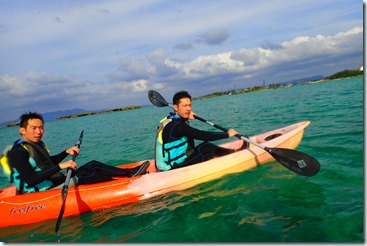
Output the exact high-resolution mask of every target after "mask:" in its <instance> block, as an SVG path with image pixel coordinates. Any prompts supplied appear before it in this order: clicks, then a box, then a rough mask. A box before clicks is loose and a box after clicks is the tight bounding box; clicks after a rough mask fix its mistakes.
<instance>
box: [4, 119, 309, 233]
mask: <svg viewBox="0 0 367 246" xmlns="http://www.w3.org/2000/svg"><path fill="white" fill-rule="evenodd" d="M309 124H310V121H304V122H299V123H297V124H293V125H290V126H287V127H283V128H280V129H277V130H273V131H270V132H266V133H263V134H259V135H256V136H252V137H250V140H252V141H254V142H256V143H258V144H261V145H263V146H266V147H269V148H287V149H295V148H296V147H297V146H298V145H299V143H300V142H301V140H302V137H303V133H304V129H305V128H306V127H307V126H308V125H309ZM242 143H243V142H242V140H235V141H232V142H228V143H224V144H222V145H221V146H223V147H226V148H233V149H238V148H239V147H240V146H241V145H242ZM273 160H274V158H273V157H272V156H271V155H270V154H269V153H268V152H267V151H265V150H264V149H262V148H259V147H258V146H255V145H253V144H250V146H249V148H248V149H244V150H240V151H237V152H235V153H233V154H229V155H226V156H222V157H216V158H213V159H211V160H208V161H206V162H202V163H199V164H196V165H191V166H187V167H183V168H179V169H174V170H170V171H166V172H159V171H158V170H156V168H155V163H154V160H150V165H149V167H148V169H147V171H149V173H148V174H144V175H140V176H136V177H131V178H118V179H116V180H113V181H109V182H103V183H97V184H89V185H80V186H77V187H69V189H68V195H67V200H66V203H65V212H64V215H63V217H68V216H73V215H78V214H81V213H85V212H90V211H96V210H103V209H107V208H111V207H114V206H118V205H122V204H127V203H134V202H138V201H141V200H144V199H148V198H151V197H155V196H159V195H161V194H165V193H167V192H172V191H176V190H184V189H188V188H190V187H193V186H195V185H197V184H200V183H203V182H207V181H210V180H214V179H218V178H220V177H222V176H224V175H227V174H230V173H237V172H243V171H245V170H249V169H251V168H254V167H256V166H257V165H259V164H263V163H266V162H270V161H273ZM143 162H144V161H139V162H134V163H130V164H123V165H121V167H122V166H123V167H124V168H125V167H128V168H130V167H134V166H138V165H140V164H142V163H143ZM15 192H16V190H15V187H14V186H9V187H6V188H3V189H1V190H0V227H7V226H15V225H24V224H30V223H36V222H41V221H45V220H51V219H57V218H58V215H59V212H60V208H61V205H62V197H61V188H60V189H54V190H48V191H42V192H35V193H29V194H22V195H16V194H15Z"/></svg>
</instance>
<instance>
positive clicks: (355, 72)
mask: <svg viewBox="0 0 367 246" xmlns="http://www.w3.org/2000/svg"><path fill="white" fill-rule="evenodd" d="M361 75H363V71H360V70H344V71H341V72H338V73H335V74H333V75H330V76H328V77H325V79H341V78H347V77H354V76H361Z"/></svg>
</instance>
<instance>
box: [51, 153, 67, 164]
mask: <svg viewBox="0 0 367 246" xmlns="http://www.w3.org/2000/svg"><path fill="white" fill-rule="evenodd" d="M67 156H68V153H66V150H64V151H63V152H61V153H60V154H58V155H53V156H50V157H51V160H52V162H53V163H60V162H62V160H64V159H65V157H67Z"/></svg>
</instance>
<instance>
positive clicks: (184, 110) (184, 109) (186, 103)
mask: <svg viewBox="0 0 367 246" xmlns="http://www.w3.org/2000/svg"><path fill="white" fill-rule="evenodd" d="M173 108H174V109H175V111H176V113H177V114H178V115H180V116H181V117H182V118H186V119H187V118H189V116H190V113H191V109H192V107H191V100H190V98H182V99H181V100H180V103H179V104H178V105H173Z"/></svg>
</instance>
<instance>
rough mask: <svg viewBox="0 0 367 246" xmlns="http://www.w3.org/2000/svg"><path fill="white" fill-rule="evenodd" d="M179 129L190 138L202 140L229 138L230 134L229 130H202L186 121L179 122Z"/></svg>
mask: <svg viewBox="0 0 367 246" xmlns="http://www.w3.org/2000/svg"><path fill="white" fill-rule="evenodd" d="M177 127H178V131H179V132H180V133H181V134H182V135H183V136H187V137H188V138H193V139H198V140H202V141H215V140H221V139H225V138H228V137H229V135H228V133H227V132H209V131H201V130H198V129H196V128H193V127H191V126H190V125H188V124H186V123H185V122H181V123H180V124H178V126H177Z"/></svg>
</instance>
